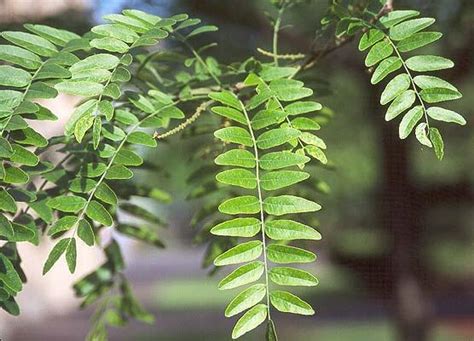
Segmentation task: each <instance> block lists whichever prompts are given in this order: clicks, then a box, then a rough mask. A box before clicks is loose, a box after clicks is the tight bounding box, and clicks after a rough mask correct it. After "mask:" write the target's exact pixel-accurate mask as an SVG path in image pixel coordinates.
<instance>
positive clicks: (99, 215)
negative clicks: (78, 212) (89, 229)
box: [86, 200, 113, 226]
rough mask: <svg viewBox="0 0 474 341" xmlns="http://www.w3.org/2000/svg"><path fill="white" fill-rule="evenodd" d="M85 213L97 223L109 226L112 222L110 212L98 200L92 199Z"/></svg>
mask: <svg viewBox="0 0 474 341" xmlns="http://www.w3.org/2000/svg"><path fill="white" fill-rule="evenodd" d="M86 215H87V216H88V217H89V218H90V219H92V220H94V221H97V222H98V223H100V224H102V225H104V226H111V225H112V224H113V220H112V217H111V216H110V213H109V212H108V211H107V210H106V209H105V207H104V206H102V204H100V203H99V202H97V201H95V200H92V201H91V202H90V203H89V204H88V205H87V208H86Z"/></svg>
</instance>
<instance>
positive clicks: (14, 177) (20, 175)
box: [3, 166, 30, 184]
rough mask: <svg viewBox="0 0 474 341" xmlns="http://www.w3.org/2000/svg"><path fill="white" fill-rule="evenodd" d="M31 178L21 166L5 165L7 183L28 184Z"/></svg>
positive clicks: (4, 180)
mask: <svg viewBox="0 0 474 341" xmlns="http://www.w3.org/2000/svg"><path fill="white" fill-rule="evenodd" d="M29 180H30V177H29V175H28V173H26V172H25V171H23V170H22V169H20V168H17V167H13V166H5V175H4V176H3V182H5V183H7V184H26V183H28V181H29Z"/></svg>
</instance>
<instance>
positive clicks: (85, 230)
mask: <svg viewBox="0 0 474 341" xmlns="http://www.w3.org/2000/svg"><path fill="white" fill-rule="evenodd" d="M77 236H78V237H79V238H81V239H82V241H83V242H84V243H86V244H87V245H88V246H92V245H94V244H95V235H94V231H93V230H92V226H91V224H89V222H88V221H87V220H85V219H81V220H80V221H79V224H78V228H77Z"/></svg>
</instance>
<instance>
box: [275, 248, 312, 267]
mask: <svg viewBox="0 0 474 341" xmlns="http://www.w3.org/2000/svg"><path fill="white" fill-rule="evenodd" d="M267 256H268V259H269V260H270V261H272V262H273V263H277V264H289V263H310V262H313V261H315V260H316V255H315V254H314V253H312V252H309V251H306V250H303V249H300V248H298V247H293V246H287V245H279V244H271V245H268V247H267Z"/></svg>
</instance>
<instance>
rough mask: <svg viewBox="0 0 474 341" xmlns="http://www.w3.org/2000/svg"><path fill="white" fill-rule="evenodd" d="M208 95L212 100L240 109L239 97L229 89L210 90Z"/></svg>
mask: <svg viewBox="0 0 474 341" xmlns="http://www.w3.org/2000/svg"><path fill="white" fill-rule="evenodd" d="M209 97H210V98H211V99H213V100H214V101H217V102H220V103H222V104H225V105H228V106H230V107H232V108H234V109H237V110H239V111H240V110H242V106H241V105H240V101H239V99H238V98H237V96H235V95H234V94H233V93H232V92H230V91H227V90H224V91H222V92H211V93H210V94H209Z"/></svg>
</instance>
